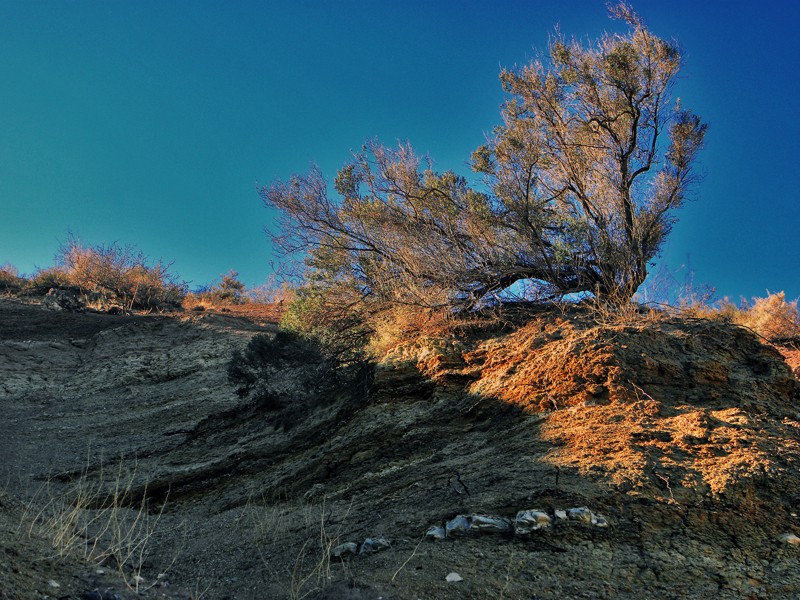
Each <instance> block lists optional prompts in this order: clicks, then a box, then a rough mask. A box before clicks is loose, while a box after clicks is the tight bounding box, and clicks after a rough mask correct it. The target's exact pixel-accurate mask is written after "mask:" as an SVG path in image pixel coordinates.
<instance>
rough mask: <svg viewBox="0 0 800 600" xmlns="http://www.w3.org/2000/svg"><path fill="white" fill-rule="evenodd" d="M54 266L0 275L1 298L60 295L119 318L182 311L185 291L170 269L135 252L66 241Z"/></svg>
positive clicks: (5, 270)
mask: <svg viewBox="0 0 800 600" xmlns="http://www.w3.org/2000/svg"><path fill="white" fill-rule="evenodd" d="M55 263H56V264H55V265H54V266H52V267H48V268H44V269H38V270H37V271H36V272H35V273H34V274H33V275H32V276H31V277H30V278H25V277H20V276H19V275H18V273H17V271H16V269H14V268H13V267H12V266H10V265H5V266H4V267H2V269H0V292H5V293H10V294H13V295H17V296H44V295H46V294H48V293H49V292H50V291H51V290H62V291H66V292H69V293H70V294H73V295H75V296H77V297H79V299H80V303H81V304H83V305H85V306H89V307H91V308H96V309H101V310H108V309H116V310H119V311H121V312H129V311H132V310H143V311H147V312H150V311H165V310H174V309H177V308H180V306H181V302H182V301H183V298H184V296H185V295H186V290H187V286H186V284H185V283H184V282H182V281H180V280H179V279H178V277H177V276H176V275H174V274H173V273H171V272H170V265H168V264H165V263H164V262H163V261H161V260H158V261H152V260H151V259H149V258H148V257H147V256H146V255H145V254H144V253H143V252H141V251H139V250H137V249H136V247H135V246H121V245H119V244H117V243H112V244H98V245H94V246H90V245H86V244H83V243H82V242H80V241H79V240H78V239H77V238H75V237H74V236H72V235H70V236H69V237H68V239H67V241H66V242H65V243H64V244H62V245H61V247H60V248H59V250H58V253H57V254H56V260H55Z"/></svg>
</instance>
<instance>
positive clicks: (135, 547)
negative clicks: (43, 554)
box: [20, 464, 177, 592]
mask: <svg viewBox="0 0 800 600" xmlns="http://www.w3.org/2000/svg"><path fill="white" fill-rule="evenodd" d="M135 475H136V473H135V471H133V472H131V473H126V472H124V471H123V468H122V465H121V464H120V467H119V469H118V471H117V473H116V474H115V478H114V481H113V483H112V486H111V489H107V488H106V486H105V485H104V483H103V481H104V479H103V472H102V469H101V471H100V473H99V475H98V477H97V478H96V479H92V480H90V479H89V477H88V474H87V472H86V470H84V472H83V473H81V475H80V477H79V478H78V479H77V480H76V481H74V482H72V484H71V485H70V486H69V487H68V488H67V489H66V490H65V491H58V490H56V485H55V484H54V482H53V481H52V480H47V481H46V482H45V483H44V484H43V485H42V486H41V487H40V488H39V490H38V491H37V493H36V494H35V496H34V498H32V499H31V501H30V502H29V503H28V505H27V507H26V509H25V511H24V514H23V517H22V521H21V523H20V527H21V528H24V529H25V530H26V531H27V533H28V534H29V535H33V534H34V532H35V533H38V534H40V535H44V536H45V537H46V538H48V539H49V540H50V541H51V542H52V544H53V548H54V549H55V551H56V553H57V555H58V556H59V557H64V556H66V555H70V554H73V555H74V554H79V555H82V556H83V557H84V558H86V559H88V560H91V561H94V562H96V563H98V564H107V565H111V566H112V567H113V568H115V569H116V570H117V571H118V572H119V573H120V575H121V576H122V577H123V579H125V581H126V584H127V585H128V586H129V587H130V588H131V589H132V590H134V591H136V592H138V591H140V590H141V589H142V588H143V587H144V579H143V578H142V576H141V574H142V568H143V565H144V564H145V561H146V560H147V558H148V557H149V555H150V552H151V550H152V548H151V540H152V538H153V535H154V533H155V531H156V529H157V527H158V524H159V520H160V518H161V515H162V514H163V511H164V506H165V504H162V505H161V506H160V507H159V509H158V510H157V511H155V512H152V511H151V507H150V506H149V503H148V500H147V498H146V496H147V495H146V493H145V494H143V495H142V498H141V499H140V500H134V499H133V497H132V495H131V490H132V487H133V481H134V478H135ZM175 559H177V556H176V557H175V558H174V559H173V563H174V561H175ZM171 566H172V565H171V564H170V565H168V566H167V568H166V569H162V572H166V570H168V568H169V567H171Z"/></svg>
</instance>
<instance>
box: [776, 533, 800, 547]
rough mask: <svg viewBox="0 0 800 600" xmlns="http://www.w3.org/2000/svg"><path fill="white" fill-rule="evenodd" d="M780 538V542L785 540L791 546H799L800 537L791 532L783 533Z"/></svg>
mask: <svg viewBox="0 0 800 600" xmlns="http://www.w3.org/2000/svg"><path fill="white" fill-rule="evenodd" d="M780 540H781V541H782V542H786V543H787V544H792V545H793V546H800V537H797V536H796V535H795V534H793V533H784V534H783V535H782V536H781V537H780Z"/></svg>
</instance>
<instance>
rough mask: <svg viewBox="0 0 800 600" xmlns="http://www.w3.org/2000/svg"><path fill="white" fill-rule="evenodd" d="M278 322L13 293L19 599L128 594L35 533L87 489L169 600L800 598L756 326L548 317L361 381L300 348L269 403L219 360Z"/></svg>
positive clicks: (12, 493) (11, 563) (399, 350)
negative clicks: (130, 534)
mask: <svg viewBox="0 0 800 600" xmlns="http://www.w3.org/2000/svg"><path fill="white" fill-rule="evenodd" d="M270 321H271V318H270V316H269V315H264V314H259V313H257V312H256V313H252V312H251V313H249V314H245V313H234V312H227V313H226V312H209V311H207V312H204V313H179V314H177V315H172V316H146V315H140V316H119V315H107V314H95V313H88V312H87V313H78V312H69V311H52V310H48V309H46V308H44V307H42V306H39V305H35V304H25V303H22V302H19V301H16V300H8V299H0V403H2V411H3V419H2V420H0V457H2V458H3V460H2V461H0V485H2V486H4V489H5V492H4V493H2V494H0V598H9V599H17V598H20V599H28V598H30V599H33V598H37V599H39V598H80V597H82V595H83V597H84V598H93V599H94V598H102V597H103V594H104V593H105V595H106V596H107V597H109V598H112V597H114V595H115V594H116V596H117V597H119V598H133V597H137V596H136V594H135V593H134V592H133V591H131V590H130V589H128V588H127V587H126V586H125V584H124V581H123V580H122V579H121V578H120V577H118V576H117V575H116V574H115V573H114V571H115V569H114V568H113V564H114V561H113V559H111V558H110V557H109V558H107V559H106V563H105V566H104V567H102V568H101V570H103V571H104V572H103V573H98V572H97V570H98V567H97V566H96V565H90V564H88V563H85V562H82V560H81V559H80V558H79V557H76V556H74V553H70V554H69V555H68V556H67V557H66V558H64V559H57V558H56V557H54V556H53V555H54V554H55V553H56V551H55V550H54V549H53V548H52V546H51V545H50V544H49V542H48V541H47V539H45V538H46V537H47V536H46V534H47V531H46V528H45V527H43V526H42V525H41V524H40V526H38V527H37V526H34V527H33V528H31V531H32V532H33V533H32V536H29V535H28V533H27V531H28V529H29V524H30V522H32V521H33V518H34V516H35V515H36V514H37V512H38V511H39V510H43V511H44V512H43V513H42V514H44V515H48V514H52V513H53V512H54V507H57V506H62V504H60V503H59V502H60V501H56V502H51V503H50V504H49V505H48V500H49V499H50V498H56V499H58V498H60V496H61V494H64V493H68V490H70V489H74V487H75V486H76V485H79V486H80V487H81V488H82V489H83V490H88V491H90V492H91V493H87V494H85V496H86V497H88V499H89V501H88V502H86V506H87V512H91V511H92V510H94V511H95V513H100V514H101V515H102V514H105V515H107V514H109V513H102V507H103V506H108V499H109V497H113V495H114V490H115V489H117V490H119V489H120V488H121V489H123V491H124V493H123V494H120V493H119V492H117V498H118V499H119V501H118V502H117V504H120V505H125V507H126V508H124V510H120V511H119V514H118V516H115V517H114V519H115V522H116V523H120V524H121V527H120V529H124V528H125V527H128V529H129V530H130V524H131V522H132V520H133V519H135V518H136V515H137V514H142V513H146V514H147V515H148V516H149V519H148V521H147V523H148V526H147V527H146V528H145V529H144V530H142V529H140V530H139V531H140V532H141V531H144V532H145V534H144V535H139V538H140V539H142V540H143V541H145V542H146V544H145V545H144V546H143V547H144V553H143V555H142V560H140V561H139V563H141V565H142V568H141V571H137V572H136V573H134V572H130V571H128V572H125V573H124V577H125V578H126V579H127V580H128V582H129V584H130V583H131V582H133V587H138V588H139V592H140V593H141V594H142V595H144V597H150V598H189V597H194V598H197V597H204V598H237V599H238V598H300V597H306V598H352V599H355V598H364V599H367V598H369V599H377V598H384V599H398V600H401V599H415V598H423V599H429V598H430V599H432V598H436V599H439V598H445V599H446V598H494V597H502V598H509V599H510V598H531V597H537V598H630V599H634V598H652V597H658V598H689V597H709V596H712V597H717V598H743V597H748V598H795V597H797V596H798V595H800V574H798V572H797V569H796V564H797V560H798V556H799V553H800V545H798V544H797V543H800V538H795V537H792V536H793V535H794V534H797V535H800V520H798V516H797V515H798V514H799V513H800V511H798V508H800V506H799V504H800V471H798V469H799V468H800V414H798V412H800V410H799V409H798V401H799V400H800V391H799V388H798V382H797V379H796V378H795V377H794V376H793V375H792V371H791V368H790V366H789V365H788V364H787V362H786V360H785V359H784V357H783V356H782V355H781V354H780V353H779V352H778V351H777V350H776V349H774V348H772V347H770V346H768V345H765V344H762V343H761V342H760V341H759V340H758V339H757V338H756V337H755V336H754V335H753V334H752V333H750V332H748V331H746V330H744V329H742V328H737V327H734V326H731V325H725V324H720V323H714V322H710V321H704V320H688V319H683V320H681V319H676V318H666V317H662V318H645V317H642V318H640V319H631V320H629V321H627V322H622V323H615V322H605V323H604V322H602V321H599V320H598V319H597V318H596V315H592V314H589V313H587V312H585V311H581V310H577V309H576V310H572V311H564V312H558V311H552V310H551V311H539V312H533V313H531V314H529V315H528V316H527V317H526V318H525V319H522V320H517V321H516V325H510V324H506V325H505V326H502V327H501V326H495V327H489V326H487V327H483V328H473V329H466V330H462V331H460V332H459V333H457V334H454V335H451V336H447V337H438V338H437V337H434V336H427V337H418V338H416V339H408V340H407V341H405V342H403V343H400V344H397V345H394V346H393V347H391V348H390V349H388V350H387V351H386V354H385V356H384V357H383V358H382V360H380V361H379V362H378V364H376V365H374V367H373V368H371V369H370V370H361V371H358V372H356V373H353V374H350V375H343V374H335V373H333V372H329V371H326V370H325V368H324V367H322V366H320V365H317V364H309V362H308V359H307V356H308V355H304V348H305V346H304V345H303V344H301V343H300V342H299V341H297V340H293V339H292V338H291V336H282V337H280V338H279V340H280V341H281V344H282V346H281V347H282V348H284V349H285V351H283V350H281V351H280V352H276V355H275V364H274V368H273V369H272V370H271V374H272V375H271V379H270V381H269V382H268V383H267V391H268V393H269V395H270V398H273V399H275V401H276V402H278V403H279V404H283V405H285V407H284V408H283V409H282V410H281V411H278V412H275V411H268V410H266V408H265V405H264V404H263V403H260V402H257V401H253V400H248V399H240V398H239V397H237V395H236V393H235V389H234V388H233V387H232V386H231V385H230V384H229V383H228V381H227V375H226V366H227V363H228V361H229V360H230V358H231V355H232V353H233V351H234V350H236V349H242V348H244V347H245V346H246V344H247V343H248V341H249V340H250V339H251V338H252V337H253V336H254V335H256V334H259V333H263V334H267V335H269V336H274V335H275V334H276V332H277V328H276V326H275V325H274V322H270ZM790 358H791V359H792V360H796V358H794V357H790ZM794 366H797V365H794ZM2 489H3V487H0V490H2ZM70 498H73V499H74V496H70ZM104 503H105V504H104ZM142 507H146V508H147V510H146V511H142V510H140V509H141V508H142ZM522 511H533V512H529V513H528V514H523V515H521V516H520V517H518V513H520V512H522ZM56 512H57V511H56ZM62 512H63V509H62ZM115 514H116V513H115ZM459 515H462V516H464V517H465V518H462V519H458V518H457V517H458V516H459ZM103 518H104V519H107V518H108V517H103ZM515 519H516V521H515ZM20 523H22V526H21V527H20V526H19V524H20ZM126 523H127V525H125V524H126ZM515 527H516V531H515V530H514V529H515ZM439 528H441V529H439ZM444 529H446V530H447V535H446V537H445V539H435V538H437V537H441V536H442V534H443V533H444V531H443V530H444ZM525 529H528V531H525ZM426 532H427V533H428V535H427V536H426ZM94 535H96V536H97V537H100V538H102V535H100V534H99V533H94V534H93V533H92V532H91V531H90V534H89V536H88V539H81V540H80V544H78V545H82V546H85V545H86V543H87V542H88V543H91V542H92V538H93V536H94ZM367 539H371V540H372V541H371V542H365V540H367ZM350 542H352V543H354V544H353V545H351V546H344V545H343V544H346V543H350ZM795 542H797V543H795ZM384 546H387V547H384ZM353 549H354V550H355V551H356V552H357V554H355V555H351V554H348V553H347V552H348V551H349V550H353ZM334 550H336V552H335V553H339V554H341V553H343V559H337V558H336V557H335V556H333V554H334ZM137 556H138V555H137ZM132 562H136V561H132ZM452 573H457V574H458V577H452V576H451V577H450V579H460V580H458V581H447V580H446V578H447V577H448V575H450V574H452ZM137 574H138V575H139V576H140V577H141V579H139V580H138V583H137V581H134V580H133V578H134V576H135V575H137ZM159 574H163V575H162V576H161V577H160V578H159ZM51 580H52V581H53V582H54V583H57V584H58V585H59V587H57V588H56V587H54V586H52V585H51V584H50V583H49V582H50V581H51ZM94 590H97V592H96V595H95V596H91V595H89V594H90V593H92V592H93V591H94ZM106 592H107V593H106Z"/></svg>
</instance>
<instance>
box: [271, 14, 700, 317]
mask: <svg viewBox="0 0 800 600" xmlns="http://www.w3.org/2000/svg"><path fill="white" fill-rule="evenodd" d="M610 14H611V16H612V17H613V18H617V19H622V20H624V21H625V22H626V23H627V25H628V30H627V32H626V33H624V34H618V33H608V34H605V35H604V36H602V38H600V39H599V40H596V41H593V42H586V41H580V40H577V39H572V40H567V39H566V38H565V37H564V36H562V35H561V34H560V33H556V34H554V35H553V36H552V38H551V40H550V43H549V52H548V53H546V54H542V56H540V57H539V58H538V59H536V60H534V61H533V62H531V63H530V64H528V65H526V66H524V67H522V68H519V69H513V70H504V71H502V73H501V74H500V80H501V82H502V85H503V88H504V90H505V92H506V93H507V100H506V102H505V103H504V105H503V107H502V110H501V117H502V124H501V125H499V126H498V127H496V128H495V130H494V131H493V133H492V135H491V136H490V137H489V139H487V142H486V144H485V145H483V146H481V147H480V148H478V149H477V150H476V151H475V152H474V153H473V155H472V168H473V170H474V172H475V173H476V174H480V175H481V177H482V180H481V181H480V182H477V181H476V182H475V183H473V184H470V182H468V180H467V179H466V178H465V177H463V176H461V175H458V174H456V173H455V172H453V171H445V172H438V171H435V170H434V169H433V168H432V164H431V162H430V161H429V160H427V159H423V158H421V157H419V156H417V155H416V154H415V153H414V151H413V150H412V148H411V147H410V146H409V145H405V144H401V145H399V146H398V147H396V148H387V147H384V146H382V145H380V144H379V143H378V142H370V143H367V144H366V145H365V146H364V147H363V148H362V150H361V152H359V153H357V154H356V155H355V156H354V157H353V159H352V160H351V161H350V162H348V163H347V164H345V165H344V167H343V168H342V169H341V170H340V171H339V173H338V175H337V177H336V180H335V183H334V186H333V187H334V192H335V193H333V194H332V193H331V192H330V191H329V190H328V186H327V182H326V180H325V178H324V177H323V175H322V173H320V172H319V170H318V169H316V168H315V169H312V170H311V172H310V173H308V174H306V175H295V176H293V177H291V178H290V179H289V180H288V181H276V182H274V183H273V184H271V185H269V186H266V187H264V188H262V189H261V190H260V194H261V197H262V199H263V200H264V202H265V204H267V205H268V206H272V207H276V208H278V209H279V210H280V211H281V213H282V214H283V217H284V222H283V225H282V230H281V233H280V234H279V235H277V236H276V240H277V242H278V243H279V245H280V247H282V248H283V249H284V250H286V251H294V250H300V251H302V252H305V253H306V256H307V258H306V263H307V265H308V266H309V267H311V268H312V269H313V271H314V272H315V273H316V274H317V277H318V280H319V285H320V286H322V287H323V288H325V289H329V290H338V291H339V292H342V291H345V292H346V293H347V294H349V296H348V297H349V298H351V299H353V301H354V302H357V301H359V300H366V301H371V302H377V303H378V304H381V305H387V306H389V305H396V304H416V305H422V306H464V307H472V306H476V305H479V304H481V303H485V302H487V301H490V300H491V299H492V298H493V297H496V296H497V295H498V294H501V293H502V292H503V291H504V290H507V289H508V288H509V287H510V286H512V285H514V284H518V285H519V284H520V283H521V282H524V283H525V284H526V285H527V286H528V289H529V290H531V291H532V292H533V293H535V294H537V295H538V296H540V297H543V296H548V297H554V296H555V297H557V296H564V295H566V294H571V293H578V292H588V293H593V294H595V295H598V296H602V297H603V298H606V299H609V300H611V301H627V300H629V299H630V298H631V297H632V296H633V294H634V293H635V291H636V289H637V288H638V287H639V286H640V285H641V283H642V282H643V281H644V279H645V277H646V276H647V267H648V263H649V261H651V260H652V259H653V257H655V256H656V255H657V253H658V252H659V249H660V248H661V246H662V244H663V242H664V240H665V238H666V236H667V235H668V234H669V232H670V229H671V227H672V224H673V223H674V221H675V214H674V211H675V209H677V208H678V207H680V206H681V205H682V204H683V202H684V201H685V199H686V197H687V194H689V193H690V191H691V188H692V185H693V184H694V183H695V182H696V179H697V176H696V172H695V159H696V156H697V153H698V150H699V149H700V148H701V146H702V143H703V138H704V136H705V133H706V125H705V124H704V123H703V122H702V121H701V119H700V118H699V117H698V116H697V115H695V114H693V113H692V112H691V111H689V110H687V109H686V108H684V107H683V106H682V105H681V103H680V101H674V100H673V98H672V91H673V87H674V84H675V81H676V78H677V75H678V72H679V70H680V67H681V63H682V59H681V51H680V48H679V47H678V45H677V44H676V43H674V42H671V41H667V40H663V39H661V38H659V37H656V36H655V35H654V34H652V33H651V32H650V31H649V29H648V28H647V27H646V25H645V24H644V22H643V21H642V20H641V18H640V17H639V16H638V15H637V14H636V13H635V12H634V11H633V10H632V9H631V8H630V7H629V6H628V5H626V4H619V5H617V6H615V7H612V8H611V9H610ZM475 179H477V178H475ZM518 282H520V283H518Z"/></svg>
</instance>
